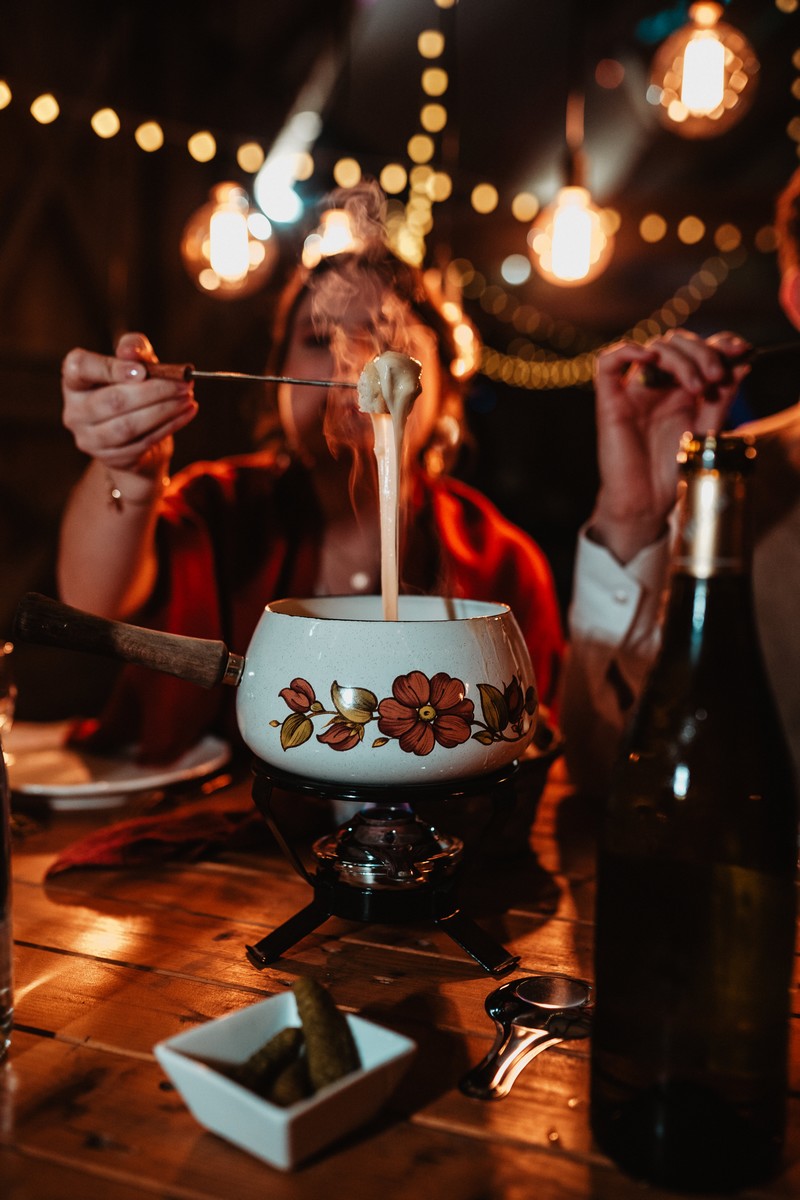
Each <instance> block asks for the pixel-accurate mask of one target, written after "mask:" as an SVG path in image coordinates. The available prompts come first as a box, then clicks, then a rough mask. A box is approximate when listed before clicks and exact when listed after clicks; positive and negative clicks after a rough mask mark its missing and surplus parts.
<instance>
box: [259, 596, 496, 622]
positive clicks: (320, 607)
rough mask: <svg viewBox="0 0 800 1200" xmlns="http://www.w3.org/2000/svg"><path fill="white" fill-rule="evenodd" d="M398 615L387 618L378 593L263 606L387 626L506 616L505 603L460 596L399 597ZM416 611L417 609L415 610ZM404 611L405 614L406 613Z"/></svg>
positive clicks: (304, 616) (297, 615)
mask: <svg viewBox="0 0 800 1200" xmlns="http://www.w3.org/2000/svg"><path fill="white" fill-rule="evenodd" d="M398 610H399V616H398V619H397V620H396V621H386V620H385V619H384V616H383V600H382V597H381V596H380V595H341V596H312V597H308V598H306V597H295V596H289V597H284V598H283V599H280V600H272V601H270V602H269V603H268V604H266V605H265V606H264V614H267V613H268V614H270V615H271V616H279V617H280V616H283V617H291V618H292V620H293V621H297V620H301V621H302V620H308V621H324V622H326V623H331V624H332V623H340V624H343V625H348V624H359V623H363V622H368V623H382V624H384V625H387V626H408V625H431V624H441V623H443V622H444V623H458V624H464V623H469V622H471V621H486V620H492V619H497V618H499V617H505V616H507V615H509V614H510V613H511V609H510V607H509V605H508V604H505V603H504V602H503V601H499V600H473V599H470V598H468V597H461V596H418V595H413V596H400V597H399V599H398ZM414 610H419V611H414ZM406 612H407V613H408V615H406Z"/></svg>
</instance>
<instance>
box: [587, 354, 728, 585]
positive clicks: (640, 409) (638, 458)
mask: <svg viewBox="0 0 800 1200" xmlns="http://www.w3.org/2000/svg"><path fill="white" fill-rule="evenodd" d="M747 350H748V343H747V342H745V341H743V339H742V338H740V337H737V336H736V334H733V333H720V334H716V335H715V336H714V337H712V338H709V339H708V340H704V339H703V338H701V337H698V336H697V335H696V334H694V333H691V332H689V331H688V330H673V331H671V332H670V333H667V334H665V335H664V336H663V337H659V338H654V339H652V340H651V341H649V342H647V343H645V344H644V345H642V344H640V343H637V342H631V341H623V342H617V343H616V344H614V345H612V346H609V347H608V348H607V349H606V350H604V351H602V352H601V353H600V354H599V355H598V358H597V364H596V372H595V395H596V412H597V442H598V465H599V469H600V490H599V492H598V497H597V503H596V507H595V512H594V515H593V517H592V524H591V536H592V537H593V538H594V539H595V540H596V541H599V542H601V543H602V544H603V545H605V546H607V547H608V549H609V550H610V551H611V552H612V554H614V555H615V557H616V558H617V559H619V561H620V562H622V563H626V562H629V561H630V560H631V559H632V558H633V557H634V556H635V555H636V554H638V552H639V551H640V550H641V549H643V548H644V547H645V546H647V545H650V544H651V543H652V542H653V541H655V540H656V539H657V538H658V537H660V536H661V534H662V533H663V532H664V530H665V528H666V523H667V517H668V515H669V512H670V510H671V508H672V506H673V505H674V503H675V498H676V494H677V485H678V467H677V453H678V448H679V445H680V439H681V436H682V434H683V433H685V432H686V431H687V430H692V431H698V432H700V431H703V432H704V431H707V430H718V429H720V428H721V427H722V425H723V422H724V420H725V417H726V415H727V412H728V409H729V407H730V405H731V402H732V400H733V397H734V395H735V394H736V390H737V388H738V386H739V384H740V382H741V380H742V379H743V378H744V376H745V375H746V374H747V372H748V371H749V369H750V368H749V366H748V365H747V364H746V363H739V364H738V365H736V364H734V363H732V362H731V361H730V360H731V359H736V358H740V357H741V356H742V355H743V354H745V353H746V351H747ZM646 366H654V367H657V368H659V369H660V370H661V371H664V372H667V373H668V374H669V375H670V376H672V381H671V382H669V383H659V384H657V385H656V386H650V385H648V382H647V378H646V376H645V375H644V373H643V368H644V367H646Z"/></svg>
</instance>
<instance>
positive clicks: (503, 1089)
mask: <svg viewBox="0 0 800 1200" xmlns="http://www.w3.org/2000/svg"><path fill="white" fill-rule="evenodd" d="M561 1040H562V1039H561V1038H560V1037H554V1036H553V1035H552V1034H551V1033H550V1031H549V1030H548V1029H542V1028H536V1029H526V1028H524V1027H521V1026H518V1025H514V1026H512V1027H511V1029H510V1030H509V1033H508V1037H507V1038H505V1040H504V1041H503V1042H502V1043H501V1045H500V1046H499V1048H498V1049H497V1050H496V1051H495V1050H494V1048H493V1049H492V1050H490V1051H489V1053H488V1055H487V1056H486V1058H484V1059H483V1060H482V1061H481V1062H479V1063H478V1065H477V1066H476V1067H473V1068H472V1070H471V1071H468V1072H467V1074H466V1075H465V1076H464V1078H463V1079H462V1080H461V1083H460V1084H459V1087H460V1089H461V1091H462V1092H464V1093H465V1094H466V1095H467V1096H477V1097H480V1098H481V1099H485V1100H491V1099H496V1098H499V1097H500V1096H505V1095H506V1094H507V1093H508V1092H509V1091H510V1090H511V1087H512V1084H513V1083H514V1080H515V1079H516V1078H517V1075H519V1073H520V1071H521V1070H522V1068H523V1067H524V1066H525V1064H526V1063H528V1062H530V1060H531V1059H532V1058H534V1057H535V1055H536V1054H538V1053H539V1052H540V1051H541V1050H545V1049H547V1047H548V1046H553V1045H555V1043H556V1042H560V1041H561Z"/></svg>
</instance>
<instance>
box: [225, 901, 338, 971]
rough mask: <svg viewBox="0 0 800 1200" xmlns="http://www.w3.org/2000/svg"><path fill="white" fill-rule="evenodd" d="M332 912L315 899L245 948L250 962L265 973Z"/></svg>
mask: <svg viewBox="0 0 800 1200" xmlns="http://www.w3.org/2000/svg"><path fill="white" fill-rule="evenodd" d="M330 915H331V914H330V912H329V911H328V909H327V907H326V906H325V905H324V904H320V903H319V901H318V900H316V899H314V900H312V901H311V903H310V904H307V905H306V907H305V908H301V909H300V911H299V912H296V913H295V914H294V916H293V917H289V920H288V921H284V923H283V924H282V925H279V926H278V928H277V929H273V931H272V933H268V934H267V936H266V937H263V938H262V939H261V941H260V942H256V944H255V945H254V946H245V950H246V951H247V957H248V959H249V961H250V962H251V963H252V964H253V966H254V967H256V968H257V969H258V970H259V971H263V970H264V968H265V967H268V966H269V964H270V963H273V962H276V961H277V960H278V959H279V958H280V957H281V955H282V954H283V952H284V950H288V949H289V947H290V946H294V945H295V943H297V942H299V941H300V940H301V939H302V938H304V937H306V935H307V934H309V933H311V932H312V931H313V930H315V929H316V928H317V927H318V926H319V925H321V924H322V922H323V921H327V919H328V917H329V916H330Z"/></svg>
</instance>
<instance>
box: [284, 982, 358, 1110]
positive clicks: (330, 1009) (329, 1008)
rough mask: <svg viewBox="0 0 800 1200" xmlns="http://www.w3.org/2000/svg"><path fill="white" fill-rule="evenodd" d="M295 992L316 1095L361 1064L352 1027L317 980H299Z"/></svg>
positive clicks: (309, 1072)
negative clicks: (322, 1088)
mask: <svg viewBox="0 0 800 1200" xmlns="http://www.w3.org/2000/svg"><path fill="white" fill-rule="evenodd" d="M292 990H293V992H294V995H295V1000H296V1002H297V1011H298V1013H299V1014H300V1020H301V1022H302V1025H303V1036H304V1038H305V1045H306V1061H307V1064H308V1077H309V1079H310V1080H311V1086H312V1088H313V1089H314V1091H315V1092H316V1091H317V1090H318V1089H319V1088H321V1087H325V1085H326V1084H329V1083H334V1082H335V1081H336V1080H337V1079H341V1077H342V1076H343V1075H347V1074H348V1073H349V1072H350V1071H355V1070H356V1069H357V1068H358V1067H359V1066H360V1065H361V1064H360V1061H359V1057H358V1049H357V1048H356V1044H355V1041H354V1040H353V1035H352V1033H351V1031H350V1026H349V1025H348V1023H347V1019H346V1018H345V1016H344V1013H341V1012H340V1011H339V1009H338V1008H337V1007H336V1005H335V1004H334V1002H333V1000H332V998H331V996H330V993H329V992H328V991H327V990H326V989H325V988H324V987H323V986H322V984H321V983H318V982H317V981H316V980H315V979H308V978H303V979H298V980H296V981H295V983H294V985H293V987H292Z"/></svg>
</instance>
